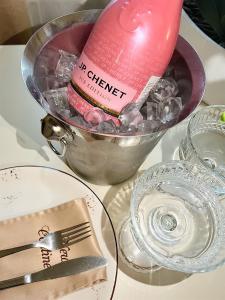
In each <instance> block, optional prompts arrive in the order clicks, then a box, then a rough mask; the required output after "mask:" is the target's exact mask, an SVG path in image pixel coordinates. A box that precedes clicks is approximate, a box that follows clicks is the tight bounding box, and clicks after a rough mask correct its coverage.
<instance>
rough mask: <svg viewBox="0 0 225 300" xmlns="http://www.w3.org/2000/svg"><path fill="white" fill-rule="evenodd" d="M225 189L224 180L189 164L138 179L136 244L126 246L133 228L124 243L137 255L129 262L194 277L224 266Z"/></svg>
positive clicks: (157, 170)
mask: <svg viewBox="0 0 225 300" xmlns="http://www.w3.org/2000/svg"><path fill="white" fill-rule="evenodd" d="M224 189H225V183H223V181H222V180H221V179H220V178H218V177H216V176H214V175H213V174H212V172H210V171H208V170H207V169H205V168H202V167H201V166H199V165H192V164H191V163H189V162H184V161H173V162H169V163H166V164H164V163H161V164H158V165H155V166H154V167H152V168H150V169H149V170H147V171H146V172H145V173H144V174H143V175H142V176H141V177H140V178H139V179H138V180H137V182H136V184H135V187H134V190H133V193H132V196H131V219H130V222H128V223H129V226H130V232H131V234H130V236H132V239H133V245H135V246H134V247H133V248H132V247H131V244H132V243H131V239H130V238H128V239H129V243H127V244H126V242H125V241H124V236H126V232H128V231H129V230H127V228H123V229H124V230H122V231H121V232H122V234H121V235H120V241H119V242H120V248H121V250H122V252H123V254H124V255H125V256H126V255H127V254H128V252H129V251H133V254H131V253H129V259H128V261H129V262H131V263H132V264H133V265H135V266H137V265H138V264H139V262H140V261H142V266H141V268H142V269H143V267H144V266H145V264H146V267H147V265H149V266H151V267H152V268H153V267H156V265H158V266H163V267H165V268H168V269H172V270H176V271H180V272H186V273H194V272H207V271H211V270H214V269H216V268H217V267H219V266H220V265H222V264H224V262H225V210H224V207H223V205H222V199H220V197H219V194H220V192H221V191H224ZM221 194H223V193H221ZM124 226H125V227H126V226H127V222H126V225H124ZM128 249H130V250H128ZM131 249H132V250H131ZM140 257H141V259H140ZM135 260H136V261H135Z"/></svg>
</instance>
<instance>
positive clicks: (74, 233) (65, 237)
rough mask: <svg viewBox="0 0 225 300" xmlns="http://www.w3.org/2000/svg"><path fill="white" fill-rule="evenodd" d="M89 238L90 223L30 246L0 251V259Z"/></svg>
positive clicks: (52, 235) (62, 245)
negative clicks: (26, 251) (30, 250)
mask: <svg viewBox="0 0 225 300" xmlns="http://www.w3.org/2000/svg"><path fill="white" fill-rule="evenodd" d="M90 236H91V227H90V223H89V222H84V223H81V224H78V225H75V226H72V227H69V228H66V229H62V230H59V231H56V232H52V233H49V234H48V235H46V236H45V237H44V238H43V239H42V240H40V241H36V242H33V243H31V244H27V245H23V246H19V247H14V248H9V249H4V250H0V258H1V257H4V256H7V255H11V254H14V253H17V252H20V251H24V250H27V249H30V248H45V249H48V250H57V249H61V248H63V247H66V246H71V245H73V244H76V243H79V242H81V241H83V240H85V239H87V238H88V237H90Z"/></svg>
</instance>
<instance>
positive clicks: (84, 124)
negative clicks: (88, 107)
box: [70, 115, 90, 128]
mask: <svg viewBox="0 0 225 300" xmlns="http://www.w3.org/2000/svg"><path fill="white" fill-rule="evenodd" d="M70 121H71V123H72V125H74V126H76V125H78V126H81V127H84V128H90V125H89V124H88V123H87V122H86V121H85V120H84V118H83V117H82V116H81V115H77V116H73V117H71V118H70Z"/></svg>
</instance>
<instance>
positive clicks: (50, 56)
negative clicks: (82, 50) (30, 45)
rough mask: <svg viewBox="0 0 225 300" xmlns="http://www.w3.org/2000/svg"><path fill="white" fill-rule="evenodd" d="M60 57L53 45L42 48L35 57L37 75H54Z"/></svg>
mask: <svg viewBox="0 0 225 300" xmlns="http://www.w3.org/2000/svg"><path fill="white" fill-rule="evenodd" d="M59 58H60V53H59V51H58V49H56V48H54V47H46V48H44V49H43V50H42V51H41V53H40V55H39V56H38V57H37V64H36V66H37V70H36V72H37V73H38V74H39V76H46V75H54V74H55V69H56V66H57V63H58V61H59Z"/></svg>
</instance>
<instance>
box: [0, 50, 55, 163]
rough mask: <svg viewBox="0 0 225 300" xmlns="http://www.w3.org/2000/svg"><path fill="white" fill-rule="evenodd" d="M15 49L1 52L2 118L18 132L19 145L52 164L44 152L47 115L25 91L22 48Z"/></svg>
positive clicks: (0, 87)
mask: <svg viewBox="0 0 225 300" xmlns="http://www.w3.org/2000/svg"><path fill="white" fill-rule="evenodd" d="M16 47H17V48H15V47H14V46H11V47H2V48H0V66H1V70H0V90H1V91H0V93H1V96H0V116H2V117H3V119H4V120H5V121H6V122H8V123H9V124H10V125H11V126H12V127H14V128H15V129H16V132H17V133H16V136H17V141H18V143H19V144H20V145H21V146H22V147H23V148H26V149H32V150H35V151H37V152H38V153H39V154H40V155H41V156H42V157H43V158H44V159H45V160H49V158H48V155H47V154H46V153H45V151H44V150H43V149H42V147H43V146H45V145H46V141H45V139H44V138H43V137H42V135H41V124H40V120H41V118H42V117H43V116H45V112H44V110H43V109H42V108H41V107H40V106H39V105H38V104H37V103H36V101H35V100H34V99H33V98H32V96H31V95H30V94H29V92H28V91H27V89H26V86H25V84H24V82H23V79H22V75H21V73H20V55H21V52H22V51H21V46H16ZM15 49H18V55H15V53H16V51H15ZM22 49H23V48H22ZM9 59H11V61H9V63H7V61H8V60H9Z"/></svg>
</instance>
